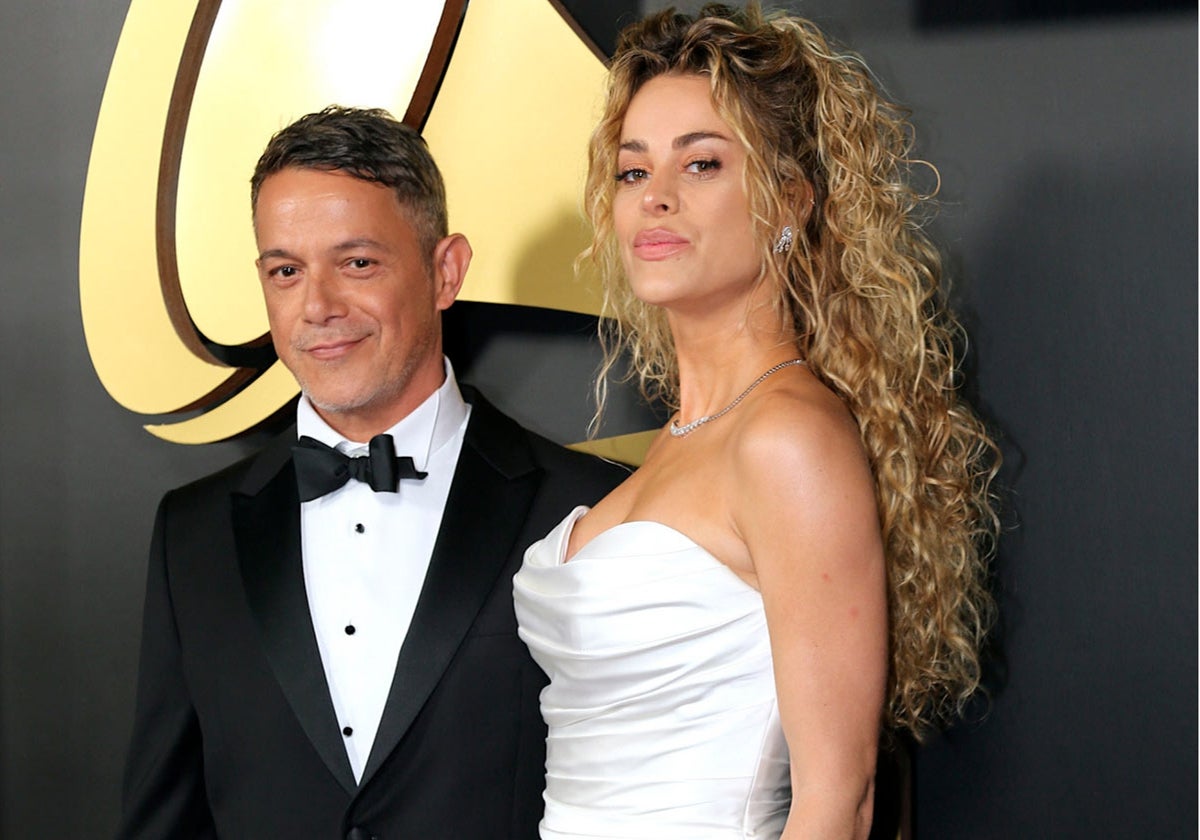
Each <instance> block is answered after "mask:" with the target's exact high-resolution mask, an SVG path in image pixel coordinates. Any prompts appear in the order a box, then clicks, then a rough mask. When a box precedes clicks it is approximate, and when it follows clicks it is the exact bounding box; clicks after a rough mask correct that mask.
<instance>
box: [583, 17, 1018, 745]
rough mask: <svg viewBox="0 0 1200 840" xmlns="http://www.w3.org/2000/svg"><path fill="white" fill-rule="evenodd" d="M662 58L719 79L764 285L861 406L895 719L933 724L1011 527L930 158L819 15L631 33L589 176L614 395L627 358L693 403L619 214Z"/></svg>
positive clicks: (976, 639) (815, 357)
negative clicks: (935, 239) (961, 354)
mask: <svg viewBox="0 0 1200 840" xmlns="http://www.w3.org/2000/svg"><path fill="white" fill-rule="evenodd" d="M664 73H677V74H700V75H704V76H707V77H708V78H709V80H710V84H711V89H712V96H713V101H714V104H715V106H716V109H717V112H718V113H719V114H720V116H721V117H722V119H724V120H725V122H726V123H728V125H729V126H730V128H731V129H732V130H733V131H734V132H735V133H736V135H737V136H738V138H739V139H740V141H741V143H742V145H743V146H744V148H745V150H746V155H747V159H746V170H745V173H744V175H743V179H744V185H745V189H746V192H747V195H748V196H749V203H750V207H751V213H752V216H753V224H754V230H755V235H756V239H757V241H758V245H759V247H760V250H761V254H762V265H763V270H762V274H761V276H760V282H770V283H772V284H773V285H774V288H775V289H776V290H777V292H776V295H775V305H776V307H777V308H778V310H779V312H780V314H781V315H782V316H783V317H784V318H785V319H786V320H785V322H784V323H786V324H789V325H790V326H791V328H792V329H794V332H795V335H796V337H797V338H796V341H797V347H798V351H799V353H800V355H801V356H803V357H804V358H805V359H807V361H808V366H809V369H810V370H811V371H812V372H813V373H814V374H815V375H816V376H818V377H819V378H820V379H821V381H822V382H824V383H825V385H826V386H828V387H829V388H831V389H832V390H833V391H834V392H835V393H837V394H838V395H839V396H840V397H841V399H842V400H843V401H844V402H845V404H846V405H847V406H848V407H849V408H850V411H851V412H852V413H853V415H854V417H855V419H856V420H857V421H858V425H859V429H860V431H861V434H862V441H863V444H864V446H865V447H866V450H867V453H868V455H869V458H870V462H871V467H872V471H873V475H874V478H875V491H876V499H877V503H878V506H879V515H880V520H881V525H882V529H883V538H884V546H885V551H886V556H887V570H888V608H889V625H890V643H889V650H890V658H891V662H890V669H889V683H888V685H889V691H888V702H887V708H886V713H885V717H886V719H885V721H884V723H885V724H886V725H888V726H889V727H894V728H901V729H908V730H909V731H910V732H912V733H913V735H915V736H917V737H920V736H921V734H922V732H923V731H924V730H925V729H926V728H927V727H928V726H930V725H934V724H939V723H943V722H946V721H948V720H949V719H951V718H952V717H954V716H955V715H957V714H958V713H960V712H961V711H962V706H963V704H964V703H965V701H966V700H967V698H969V697H970V696H971V695H972V694H973V693H974V692H975V691H976V690H977V689H978V688H979V683H980V648H981V645H982V642H983V639H984V636H985V634H986V632H987V630H988V628H989V626H990V624H991V621H992V617H993V612H994V603H993V600H992V598H991V596H990V594H989V591H988V587H987V578H988V575H987V560H988V558H989V556H990V553H991V550H992V547H993V545H994V542H995V536H996V534H997V529H998V522H997V517H996V514H995V511H994V508H993V497H992V495H991V492H990V486H991V482H992V479H993V477H994V476H995V473H996V469H997V467H998V464H999V451H998V449H997V447H996V444H995V443H994V442H993V440H992V438H991V437H990V436H989V434H988V431H987V429H986V428H985V426H984V424H983V423H982V422H981V421H980V420H979V418H978V417H977V416H976V415H975V413H974V412H973V411H972V410H971V409H970V407H969V406H967V405H966V404H965V402H964V401H963V400H962V398H961V397H960V396H959V393H958V385H959V381H958V376H959V374H958V367H957V359H956V356H955V343H956V340H958V339H960V338H961V337H962V336H961V329H960V327H959V325H958V323H957V322H956V321H955V320H954V318H953V317H952V315H951V314H950V313H949V312H948V311H947V309H946V306H945V301H944V299H943V296H942V292H941V289H940V288H939V280H940V277H941V261H940V258H939V256H938V252H937V250H936V249H935V248H934V246H933V245H932V243H931V242H930V241H929V239H928V237H927V236H926V234H925V232H924V230H923V229H922V228H923V224H924V223H925V221H926V215H927V212H928V211H927V210H926V208H927V207H928V206H929V204H930V202H929V201H928V199H929V196H924V195H921V194H920V193H919V191H918V190H916V189H915V188H914V187H913V186H912V185H911V184H910V177H909V176H910V169H911V168H912V166H913V165H914V164H917V163H920V162H918V161H914V160H913V159H911V158H910V156H909V155H910V150H911V148H912V130H911V124H910V123H909V121H908V114H907V112H906V111H904V110H903V109H901V108H900V107H898V106H897V105H895V104H894V103H892V102H890V101H888V100H887V99H886V98H885V97H884V96H883V95H882V93H881V92H880V90H879V87H878V85H877V84H876V83H875V81H874V79H873V78H872V76H871V73H870V71H869V70H868V69H867V67H866V66H865V64H864V63H863V62H862V60H861V59H860V58H859V57H858V56H856V55H853V54H848V53H845V52H841V51H839V50H837V49H835V48H834V47H833V46H832V45H831V44H830V42H829V41H828V40H827V39H826V38H825V36H824V35H822V33H821V32H820V31H819V30H818V29H817V27H816V26H815V25H813V24H812V23H811V22H809V21H806V20H803V19H800V18H797V17H792V16H786V15H782V14H764V13H763V12H762V11H760V9H759V8H758V6H757V5H756V4H755V5H752V6H750V7H749V8H747V9H745V10H742V11H737V10H733V9H730V8H728V7H725V6H719V5H710V6H706V7H705V8H704V9H702V10H701V11H700V13H699V15H697V16H696V17H695V18H692V17H688V16H685V15H681V14H676V13H675V12H674V11H673V10H668V11H666V12H662V13H659V14H656V15H653V16H651V17H649V18H647V19H645V20H643V21H641V22H639V23H636V24H634V25H632V26H630V27H629V28H627V29H625V30H624V31H623V32H622V34H621V37H620V40H619V42H618V45H617V50H616V54H615V56H614V58H613V61H612V65H611V69H610V73H609V81H608V91H607V99H606V103H605V110H604V115H603V117H602V119H601V121H600V123H599V125H598V126H597V128H596V130H595V131H594V133H593V135H592V138H591V142H590V145H589V171H588V178H587V187H586V191H585V209H586V211H587V213H588V215H589V216H590V218H591V222H592V224H593V229H594V239H593V242H592V245H591V246H590V247H589V248H588V250H587V251H585V252H584V254H583V255H581V260H583V261H590V262H592V263H594V264H595V266H596V267H597V268H598V270H599V272H600V274H601V276H602V278H603V284H604V307H605V308H604V314H605V316H607V317H606V318H604V319H602V320H601V338H602V340H603V342H604V346H605V363H604V367H603V370H602V373H601V375H600V377H598V385H597V398H598V401H599V403H600V405H601V407H603V403H604V397H605V391H604V388H605V382H606V380H607V376H608V374H609V372H610V371H611V370H612V369H613V367H614V365H616V364H617V363H618V361H619V360H620V359H622V358H628V359H629V364H630V365H631V367H630V376H635V375H636V376H637V377H638V379H639V381H640V384H641V388H642V391H643V394H644V395H645V396H646V397H647V398H649V399H661V400H663V401H664V402H665V403H666V404H667V405H668V406H669V407H671V408H676V407H677V406H678V393H679V379H678V368H677V365H676V358H675V349H674V346H673V344H672V340H671V334H670V331H669V329H668V327H667V322H666V317H665V314H664V313H663V311H662V310H660V309H658V308H656V307H654V306H650V305H647V304H644V303H642V302H641V301H639V300H638V299H637V298H636V297H635V296H634V295H633V292H632V289H631V288H630V285H629V282H628V280H627V278H626V277H625V273H624V269H623V267H622V264H621V259H620V255H619V252H618V250H617V243H616V242H615V239H614V235H613V224H612V206H613V197H614V193H615V191H616V182H615V180H614V177H613V176H614V174H615V173H616V172H617V166H616V162H617V161H616V159H617V153H618V147H619V144H620V136H621V128H622V123H623V121H624V116H625V112H626V110H627V109H628V107H629V103H630V100H631V99H632V98H633V96H634V94H635V93H636V92H637V91H638V90H639V88H640V87H641V86H642V85H643V84H644V83H645V82H647V81H648V80H649V79H651V78H653V77H655V76H658V75H660V74H664ZM930 169H931V170H932V167H930ZM935 174H936V171H935ZM805 185H810V186H811V191H812V193H811V194H812V196H813V199H814V203H813V205H812V206H811V208H810V206H809V203H808V196H809V189H808V187H806V186H805ZM806 213H808V216H807V222H806V223H804V224H803V225H801V224H799V221H800V220H803V219H804V218H805V215H806ZM789 224H790V225H792V226H793V228H795V244H794V245H793V246H792V247H791V248H790V249H789V250H787V251H786V252H784V253H783V254H776V253H774V251H773V248H772V245H773V243H774V241H775V239H776V237H777V236H778V232H779V231H780V230H781V229H782V228H783V227H784V226H785V225H789ZM626 354H627V355H626Z"/></svg>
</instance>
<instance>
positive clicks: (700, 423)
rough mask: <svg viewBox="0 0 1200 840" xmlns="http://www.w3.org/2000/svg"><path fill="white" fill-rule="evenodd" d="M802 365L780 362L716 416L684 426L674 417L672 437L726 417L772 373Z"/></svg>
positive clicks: (790, 361) (796, 360) (709, 415)
mask: <svg viewBox="0 0 1200 840" xmlns="http://www.w3.org/2000/svg"><path fill="white" fill-rule="evenodd" d="M802 364H804V360H803V359H790V360H788V361H786V362H780V363H779V364H777V365H775V367H773V368H769V369H768V370H767V372H766V373H764V374H763V375H762V376H760V377H758V379H755V380H754V381H753V382H751V383H750V387H749V388H747V389H746V390H745V391H742V393H740V394H738V395H737V396H736V397H734V399H733V402H731V403H730V404H729V405H727V406H725V407H724V408H722V409H721V410H720V411H718V412H717V413H716V414H706V415H704V416H703V417H697V418H696V419H695V420H693V421H692V422H691V423H685V424H684V425H682V426H680V425H679V418H678V417H673V418H671V426H670V429H669V430H668V431H670V432H671V436H672V437H683V436H684V435H687V434H691V433H692V432H694V431H696V429H698V428H700V427H701V426H703V425H704V424H705V423H711V422H712V421H713V420H716V419H717V418H719V417H724V416H725V415H726V414H728V413H729V412H731V411H733V410H734V409H735V408H737V404H738V403H740V402H741V401H742V400H744V399H746V395H747V394H749V393H750V392H751V391H753V390H754V389H755V388H757V387H758V386H759V385H761V384H763V382H764V381H766V378H767V377H768V376H770V375H771V374H772V373H775V372H777V371H781V370H783V369H784V368H785V367H791V366H792V365H802Z"/></svg>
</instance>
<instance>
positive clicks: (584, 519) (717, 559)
mask: <svg viewBox="0 0 1200 840" xmlns="http://www.w3.org/2000/svg"><path fill="white" fill-rule="evenodd" d="M909 138H910V133H909V127H908V124H907V122H906V121H905V119H904V116H903V114H902V112H901V111H900V110H899V109H898V108H897V107H896V106H894V105H892V104H891V103H889V102H888V101H886V100H885V99H884V98H883V97H882V96H881V94H880V92H879V91H878V89H877V88H876V86H875V84H874V82H873V81H872V79H871V76H870V74H869V71H867V69H866V68H865V67H864V66H863V64H862V63H861V61H860V60H859V59H858V58H856V57H854V56H849V55H842V54H839V53H837V52H835V51H834V50H833V49H832V48H831V46H830V45H829V44H828V43H827V41H826V40H825V38H824V37H823V36H822V35H821V33H820V32H819V31H818V30H817V29H816V28H815V27H814V26H813V25H812V24H811V23H809V22H807V21H804V20H801V19H797V18H793V17H786V16H764V15H762V14H761V13H760V12H759V11H758V9H757V8H756V7H752V8H750V9H747V10H745V11H744V12H735V11H732V10H729V9H726V8H723V7H718V6H711V7H706V8H705V9H704V10H702V11H701V13H700V14H699V16H698V17H697V18H695V19H691V18H688V17H685V16H681V15H677V14H674V13H672V12H666V13H662V14H658V15H655V16H653V17H650V18H648V19H646V20H644V21H642V22H641V23H639V24H636V25H634V26H632V27H631V28H629V29H627V30H626V31H625V32H623V33H622V37H621V40H620V42H619V44H618V48H617V53H616V56H615V57H614V60H613V64H612V68H611V73H610V80H609V88H608V95H607V102H606V106H605V111H604V116H603V118H602V120H601V122H600V124H599V126H598V128H597V129H596V131H595V133H594V135H593V137H592V141H591V145H590V170H589V176H588V182H587V193H586V206H587V209H588V212H589V214H590V216H591V219H592V222H593V225H594V228H595V240H594V242H593V245H592V247H591V249H590V250H589V254H590V257H591V258H592V259H593V260H594V261H595V262H596V263H597V264H598V266H599V267H600V269H601V273H602V276H603V277H604V280H605V295H606V304H607V307H608V313H607V314H609V315H611V316H612V321H611V322H610V323H611V325H612V326H611V332H610V333H608V334H607V338H608V339H609V341H608V344H607V350H608V357H607V358H608V362H607V367H606V371H607V369H608V367H611V366H612V364H613V363H614V361H615V359H616V358H617V357H618V354H620V353H622V352H628V353H629V354H630V358H632V360H633V364H634V367H635V369H636V372H637V374H638V375H639V376H640V379H641V383H642V387H643V390H644V391H645V392H646V393H647V394H648V395H650V396H657V397H660V398H662V399H664V400H665V401H666V402H667V403H668V404H669V405H671V406H672V407H673V408H675V413H674V415H673V417H672V419H671V421H670V422H669V423H668V424H667V426H666V427H665V428H664V429H663V430H662V431H661V432H660V433H659V435H658V436H657V437H656V438H655V440H654V442H653V444H652V445H651V447H650V449H649V450H648V452H647V454H646V458H645V461H644V463H643V464H642V466H641V467H640V468H639V469H638V470H637V471H636V472H635V473H634V474H633V475H632V476H631V477H630V478H629V479H628V480H627V481H626V482H625V483H624V484H622V485H621V486H620V487H619V488H618V489H617V490H615V491H614V492H613V493H612V494H611V495H609V496H608V497H606V498H605V499H604V500H603V501H601V502H600V503H599V504H597V505H596V507H595V508H594V509H592V510H591V511H587V510H585V509H582V508H581V509H578V510H576V511H575V512H574V513H573V514H572V515H571V516H570V517H568V519H567V520H566V521H564V522H563V523H562V524H561V525H560V526H559V527H558V528H557V529H555V531H554V532H552V533H551V534H550V535H549V536H548V537H547V538H546V539H545V540H543V541H541V542H539V543H537V544H536V545H534V546H533V547H531V548H530V550H529V552H528V553H527V555H526V559H525V565H524V567H523V568H522V570H521V572H520V573H519V574H518V575H517V578H516V580H515V592H516V598H517V610H518V619H519V621H520V624H521V633H522V637H523V638H524V639H525V641H526V643H527V644H529V646H530V648H531V650H532V652H533V654H534V657H535V658H536V659H537V660H538V662H539V663H540V664H541V665H542V667H543V668H544V669H545V670H546V672H547V674H548V675H549V676H550V685H549V686H548V687H547V688H546V690H545V691H544V692H543V694H542V711H543V714H544V715H545V717H546V720H547V723H548V725H549V730H550V731H549V738H548V742H547V747H548V748H547V789H546V814H545V818H544V820H543V822H542V827H541V830H542V837H543V838H563V837H584V836H586V837H622V838H624V837H647V838H649V837H654V838H667V837H679V838H709V837H730V838H732V837H753V838H768V837H769V838H776V837H779V836H781V835H782V836H783V837H785V838H807V837H837V838H845V837H865V836H866V835H867V833H868V830H869V827H870V823H871V808H872V791H873V778H874V770H875V759H876V751H877V745H878V738H879V733H880V731H881V727H889V728H901V729H908V730H910V731H912V732H913V733H914V734H918V735H919V734H920V732H921V731H922V729H923V728H924V727H926V726H927V725H929V724H932V723H936V722H938V721H940V720H943V719H945V718H948V717H950V716H952V715H953V713H954V712H955V711H956V710H958V709H959V708H960V706H961V703H962V702H963V701H964V700H965V699H966V698H967V697H968V696H969V695H970V694H971V693H972V692H973V691H974V690H975V689H976V687H977V686H978V682H979V654H978V650H979V644H980V641H981V638H982V636H983V634H984V631H985V630H986V627H987V623H988V618H989V613H990V610H991V601H990V599H989V598H988V595H987V593H986V591H985V588H984V575H985V556H984V555H985V551H984V547H985V546H986V544H987V542H988V540H989V539H990V537H991V536H992V535H993V534H994V528H995V516H994V514H993V511H992V507H991V503H990V499H989V494H988V487H989V483H990V481H991V478H992V476H993V474H994V461H995V458H996V456H995V446H994V444H993V443H992V441H991V439H990V438H989V437H988V435H987V433H986V431H985V429H984V428H983V426H982V424H981V423H980V422H979V421H978V420H977V419H976V418H975V416H974V415H973V414H972V413H971V411H970V410H969V409H968V408H967V407H966V406H965V405H964V404H963V403H962V402H961V401H960V399H959V398H958V396H957V395H956V392H955V382H956V370H955V360H954V355H953V338H954V331H955V326H954V322H953V320H952V319H951V318H950V316H949V315H948V314H947V313H946V312H945V310H944V308H943V307H942V304H941V301H940V297H939V289H938V281H939V276H940V269H939V263H938V258H937V254H936V251H935V249H934V248H933V246H932V245H931V244H930V243H929V242H928V240H927V239H926V237H925V236H924V234H923V232H922V230H921V222H922V218H921V216H919V215H918V210H919V208H920V206H921V201H922V197H921V196H919V195H918V194H917V192H916V191H915V190H914V189H913V188H912V187H911V186H909V184H908V182H907V179H906V176H907V170H908V166H909V164H910V160H909V159H908V157H907V155H908V149H909ZM601 381H603V377H601ZM602 398H603V394H602V393H601V399H602Z"/></svg>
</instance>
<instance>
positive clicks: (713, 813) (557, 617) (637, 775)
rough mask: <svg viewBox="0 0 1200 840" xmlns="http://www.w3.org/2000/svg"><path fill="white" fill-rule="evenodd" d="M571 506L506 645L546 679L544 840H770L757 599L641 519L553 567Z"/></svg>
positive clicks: (524, 586) (773, 753) (524, 571)
mask: <svg viewBox="0 0 1200 840" xmlns="http://www.w3.org/2000/svg"><path fill="white" fill-rule="evenodd" d="M586 512H587V508H582V507H581V508H576V509H575V510H574V511H572V512H571V514H570V515H569V516H568V517H567V518H566V519H565V520H563V522H562V523H560V524H559V525H558V527H556V528H555V529H554V530H553V531H551V532H550V534H549V535H548V536H547V537H546V538H545V539H543V540H541V541H540V542H538V543H535V544H534V545H533V546H531V547H530V548H529V550H528V551H527V552H526V553H525V562H524V565H523V566H522V568H521V570H520V572H518V573H517V575H516V577H515V578H514V581H513V583H514V595H515V599H516V610H517V621H518V622H519V624H520V635H521V638H522V639H523V640H524V641H525V643H526V644H527V645H528V646H529V650H530V652H531V653H532V654H533V658H534V659H535V660H537V663H538V664H539V665H541V667H542V668H543V669H544V670H545V671H546V673H547V674H548V675H549V677H550V684H549V685H548V686H547V687H546V689H545V690H544V691H543V692H542V695H541V705H542V715H543V717H545V719H546V723H547V725H548V726H549V736H548V738H547V742H546V747H547V749H546V793H545V799H546V815H545V818H544V819H543V820H542V823H541V836H542V838H544V840H559V838H578V837H592V838H600V837H603V838H647V840H649V838H655V840H665V839H666V838H679V840H685V839H686V840H705V839H706V838H730V840H732V838H754V840H761V838H772V840H774V838H778V837H779V835H780V834H781V833H782V831H783V824H784V822H785V821H786V819H787V813H788V806H789V802H790V799H791V791H790V785H789V773H788V750H787V744H786V742H785V741H784V738H783V730H782V727H781V726H780V722H779V711H778V707H777V704H776V697H775V680H774V676H773V673H772V669H771V649H770V644H769V640H768V638H767V623H766V618H765V616H764V614H763V605H762V598H761V596H760V595H759V593H758V592H757V591H755V590H754V589H753V588H752V587H750V586H748V585H747V584H746V583H745V582H744V581H742V580H741V579H740V578H739V577H738V576H737V575H735V574H734V573H733V572H732V571H730V570H729V569H728V568H727V567H726V566H725V565H724V564H722V563H721V562H720V561H719V560H717V559H716V558H715V557H713V556H712V555H711V554H709V553H708V552H707V551H705V550H704V549H703V548H701V547H700V546H698V545H697V544H696V543H694V542H692V541H691V540H690V539H688V538H687V537H686V536H684V535H683V534H681V533H679V532H678V531H676V530H674V529H673V528H670V527H668V526H666V525H662V524H660V523H657V522H626V523H624V524H622V525H618V526H617V527H615V528H612V529H610V530H608V531H605V532H604V533H602V534H600V535H599V536H597V537H596V538H595V539H593V540H592V541H591V542H589V543H588V544H587V545H585V546H583V548H582V549H580V550H579V552H578V554H576V556H575V557H573V558H571V561H570V562H569V563H565V562H564V559H565V553H566V550H567V540H568V538H569V537H570V534H571V528H572V527H573V526H574V524H575V521H576V520H577V519H579V517H580V516H582V515H583V514H584V513H586Z"/></svg>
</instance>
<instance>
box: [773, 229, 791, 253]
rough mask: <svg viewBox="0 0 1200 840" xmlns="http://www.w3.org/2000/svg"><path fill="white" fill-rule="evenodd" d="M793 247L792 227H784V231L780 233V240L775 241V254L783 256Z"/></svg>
mask: <svg viewBox="0 0 1200 840" xmlns="http://www.w3.org/2000/svg"><path fill="white" fill-rule="evenodd" d="M791 247H792V226H791V225H784V226H783V230H781V231H780V232H779V238H778V239H776V240H775V249H774V250H775V253H776V254H782V253H784V252H785V251H787V249H788V248H791Z"/></svg>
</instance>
